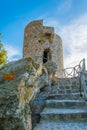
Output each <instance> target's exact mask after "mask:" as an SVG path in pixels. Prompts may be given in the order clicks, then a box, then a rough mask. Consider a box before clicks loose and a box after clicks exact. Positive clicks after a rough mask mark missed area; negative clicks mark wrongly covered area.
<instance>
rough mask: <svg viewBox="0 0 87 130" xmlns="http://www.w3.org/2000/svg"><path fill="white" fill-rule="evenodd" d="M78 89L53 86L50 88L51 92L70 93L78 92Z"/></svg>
mask: <svg viewBox="0 0 87 130" xmlns="http://www.w3.org/2000/svg"><path fill="white" fill-rule="evenodd" d="M79 92H80V90H79V89H71V88H70V89H66V88H61V87H60V88H55V89H52V90H51V94H72V93H79Z"/></svg>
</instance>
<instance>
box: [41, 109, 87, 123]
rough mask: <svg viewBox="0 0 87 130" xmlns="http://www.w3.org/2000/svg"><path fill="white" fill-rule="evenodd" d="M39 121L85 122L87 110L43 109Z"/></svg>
mask: <svg viewBox="0 0 87 130" xmlns="http://www.w3.org/2000/svg"><path fill="white" fill-rule="evenodd" d="M41 120H45V121H55V122H59V121H65V122H69V121H78V122H84V121H87V109H74V108H72V109H66V108H65V109H64V108H61V109H56V108H45V109H44V110H43V112H42V113H41Z"/></svg>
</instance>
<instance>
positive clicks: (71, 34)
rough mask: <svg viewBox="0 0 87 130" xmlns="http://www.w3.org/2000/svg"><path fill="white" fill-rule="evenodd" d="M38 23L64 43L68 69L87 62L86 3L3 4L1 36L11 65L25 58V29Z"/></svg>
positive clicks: (23, 0)
mask: <svg viewBox="0 0 87 130" xmlns="http://www.w3.org/2000/svg"><path fill="white" fill-rule="evenodd" d="M37 19H43V20H44V24H45V25H48V26H54V27H55V32H56V33H58V34H59V35H60V36H61V38H62V41H63V51H64V64H65V67H69V66H74V65H76V64H78V63H79V61H80V60H81V59H82V58H86V61H87V0H14V1H12V0H2V1H1V0H0V32H1V33H2V34H3V37H2V39H1V40H2V42H3V43H4V46H5V48H6V50H7V52H8V59H9V61H12V60H17V59H20V58H22V49H23V38H24V28H25V26H26V25H27V24H28V23H29V22H31V21H33V20H37Z"/></svg>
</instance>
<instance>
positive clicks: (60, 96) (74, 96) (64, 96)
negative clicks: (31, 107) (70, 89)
mask: <svg viewBox="0 0 87 130" xmlns="http://www.w3.org/2000/svg"><path fill="white" fill-rule="evenodd" d="M48 99H59V100H60V99H70V100H73V99H75V100H76V99H81V97H80V93H71V94H50V95H49V97H48Z"/></svg>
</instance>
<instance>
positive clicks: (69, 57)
mask: <svg viewBox="0 0 87 130" xmlns="http://www.w3.org/2000/svg"><path fill="white" fill-rule="evenodd" d="M59 33H60V35H61V37H62V39H63V43H64V57H65V66H74V65H75V64H78V63H79V61H80V60H81V59H82V58H85V59H86V61H87V57H86V56H87V15H84V16H82V17H80V18H78V19H75V20H73V21H72V22H71V23H69V25H65V26H61V28H60V32H59ZM66 51H68V54H67V53H66ZM86 64H87V63H86Z"/></svg>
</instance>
